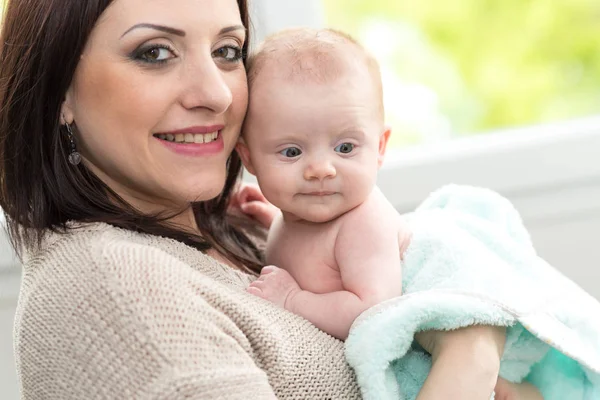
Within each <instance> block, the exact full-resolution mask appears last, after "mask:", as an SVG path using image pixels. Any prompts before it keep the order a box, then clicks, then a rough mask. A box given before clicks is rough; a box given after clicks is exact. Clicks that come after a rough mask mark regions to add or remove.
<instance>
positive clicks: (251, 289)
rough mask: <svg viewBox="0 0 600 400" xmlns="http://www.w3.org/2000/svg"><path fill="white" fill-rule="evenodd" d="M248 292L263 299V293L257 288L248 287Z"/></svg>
mask: <svg viewBox="0 0 600 400" xmlns="http://www.w3.org/2000/svg"><path fill="white" fill-rule="evenodd" d="M246 292H248V293H250V294H253V295H254V296H258V297H261V298H262V297H263V291H262V290H260V289H259V288H257V287H255V286H248V287H247V288H246Z"/></svg>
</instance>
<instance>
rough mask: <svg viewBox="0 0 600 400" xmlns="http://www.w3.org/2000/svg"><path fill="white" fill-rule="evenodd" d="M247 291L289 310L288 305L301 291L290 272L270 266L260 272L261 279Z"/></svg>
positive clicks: (253, 283)
mask: <svg viewBox="0 0 600 400" xmlns="http://www.w3.org/2000/svg"><path fill="white" fill-rule="evenodd" d="M246 290H247V291H248V293H252V294H253V295H255V296H258V297H262V298H263V299H265V300H269V301H270V302H271V303H274V304H276V305H278V306H279V307H281V308H285V309H287V310H289V308H287V307H286V303H287V302H288V300H289V299H291V298H292V297H293V296H294V295H295V294H296V293H298V292H299V291H300V290H301V289H300V286H298V283H297V282H296V280H295V279H294V278H293V277H292V276H291V275H290V273H289V272H287V271H286V270H284V269H281V268H277V267H275V266H273V265H268V266H266V267H264V268H263V269H262V270H261V271H260V277H259V278H258V279H257V280H255V281H254V282H252V283H251V284H250V286H249V287H248V289H246Z"/></svg>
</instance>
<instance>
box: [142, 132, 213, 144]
mask: <svg viewBox="0 0 600 400" xmlns="http://www.w3.org/2000/svg"><path fill="white" fill-rule="evenodd" d="M154 136H156V137H157V138H159V139H162V140H166V141H168V142H175V143H210V142H214V141H215V140H217V136H219V132H218V131H217V132H211V133H178V134H176V135H172V134H170V133H168V134H160V135H154Z"/></svg>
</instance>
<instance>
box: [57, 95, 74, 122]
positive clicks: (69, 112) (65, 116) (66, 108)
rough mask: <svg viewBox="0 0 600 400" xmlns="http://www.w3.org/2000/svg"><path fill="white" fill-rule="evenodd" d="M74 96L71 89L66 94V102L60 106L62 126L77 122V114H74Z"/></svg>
mask: <svg viewBox="0 0 600 400" xmlns="http://www.w3.org/2000/svg"><path fill="white" fill-rule="evenodd" d="M72 99H73V94H72V91H71V88H70V87H69V89H68V90H67V93H65V100H64V101H63V102H62V104H61V106H60V123H61V124H62V125H64V124H69V125H71V124H72V123H73V121H74V120H75V113H74V112H73V102H72Z"/></svg>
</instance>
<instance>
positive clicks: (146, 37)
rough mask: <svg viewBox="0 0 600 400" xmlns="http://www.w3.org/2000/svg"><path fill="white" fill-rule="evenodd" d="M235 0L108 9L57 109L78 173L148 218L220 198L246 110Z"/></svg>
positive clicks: (127, 3)
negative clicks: (79, 164)
mask: <svg viewBox="0 0 600 400" xmlns="http://www.w3.org/2000/svg"><path fill="white" fill-rule="evenodd" d="M245 40H246V37H245V29H244V26H243V25H242V21H241V18H240V12H239V8H238V5H237V1H236V0H115V1H114V2H113V3H112V4H111V5H110V6H109V7H108V8H107V9H106V10H105V12H104V13H103V14H102V16H101V17H100V19H99V20H98V22H97V24H96V26H95V27H94V29H93V31H92V33H91V35H90V37H89V39H88V42H87V44H86V46H85V49H84V51H83V54H82V56H81V60H80V62H79V65H78V66H77V69H76V71H75V75H74V78H73V81H72V84H71V86H70V88H69V90H68V92H67V95H66V98H65V102H64V104H63V107H62V112H63V116H64V119H65V120H66V121H67V122H73V123H74V127H76V131H75V135H76V138H77V146H78V151H79V152H80V153H81V154H82V156H83V158H84V163H85V165H86V166H87V167H88V168H89V169H91V170H92V171H93V172H94V173H96V174H97V175H98V176H99V177H100V178H101V179H102V180H103V181H104V182H105V183H106V184H107V185H108V186H109V187H111V188H112V189H113V190H114V191H115V192H116V193H117V194H119V195H120V196H122V197H123V198H124V199H125V200H127V201H129V202H130V203H131V204H132V205H134V206H136V207H137V208H139V209H140V210H141V211H145V212H155V211H164V210H175V209H177V208H180V207H182V206H185V205H186V204H187V203H189V202H190V201H193V200H208V199H211V198H214V197H215V196H217V195H218V194H219V193H220V191H221V190H222V188H223V185H224V182H225V177H226V161H227V158H228V156H229V155H230V153H231V152H232V150H233V148H234V146H235V144H236V141H237V138H238V134H239V131H240V127H241V124H242V120H243V118H244V114H245V112H246V106H247V96H248V91H247V85H246V73H245V70H244V65H243V63H242V60H241V49H242V46H243V44H244V42H245Z"/></svg>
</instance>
